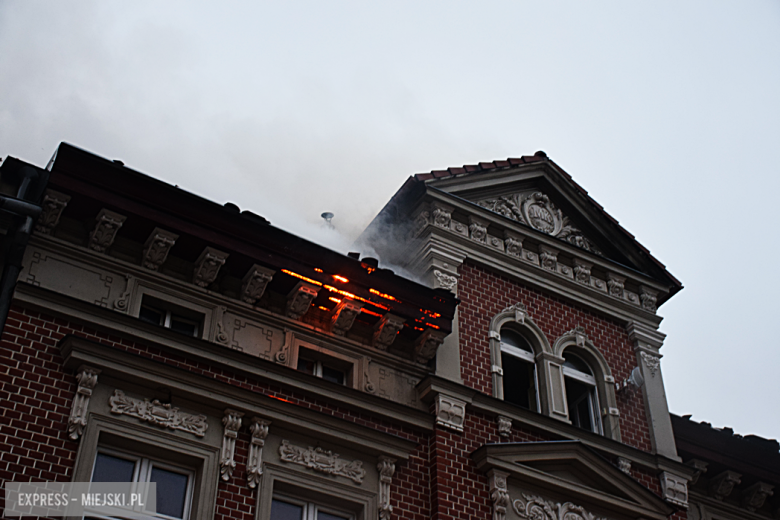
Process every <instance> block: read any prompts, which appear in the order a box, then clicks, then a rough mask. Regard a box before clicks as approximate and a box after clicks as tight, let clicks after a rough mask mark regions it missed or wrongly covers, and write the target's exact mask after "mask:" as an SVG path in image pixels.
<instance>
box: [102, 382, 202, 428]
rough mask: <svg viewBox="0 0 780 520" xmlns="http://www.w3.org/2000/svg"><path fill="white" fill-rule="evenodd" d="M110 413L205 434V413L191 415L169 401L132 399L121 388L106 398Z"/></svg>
mask: <svg viewBox="0 0 780 520" xmlns="http://www.w3.org/2000/svg"><path fill="white" fill-rule="evenodd" d="M108 403H109V404H110V405H111V413H115V414H119V415H129V416H130V417H135V418H137V419H140V420H142V421H145V422H149V423H152V424H156V425H157V426H163V427H165V428H169V429H171V430H181V431H183V432H187V433H191V434H193V435H196V436H198V437H203V436H204V435H206V430H207V429H208V427H209V425H208V421H207V419H206V416H205V415H193V414H189V413H184V412H182V411H179V409H178V408H175V407H173V406H172V405H171V404H170V403H168V404H163V403H161V402H160V401H159V400H157V399H155V400H153V401H149V399H134V398H132V397H128V396H126V395H125V393H124V392H123V391H122V390H118V389H117V390H114V395H113V396H111V397H110V398H109V400H108Z"/></svg>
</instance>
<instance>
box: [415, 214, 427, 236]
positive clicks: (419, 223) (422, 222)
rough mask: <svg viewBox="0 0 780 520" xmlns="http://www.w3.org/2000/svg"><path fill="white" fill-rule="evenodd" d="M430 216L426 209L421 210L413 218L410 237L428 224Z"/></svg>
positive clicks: (417, 233)
mask: <svg viewBox="0 0 780 520" xmlns="http://www.w3.org/2000/svg"><path fill="white" fill-rule="evenodd" d="M430 217H431V214H430V213H428V212H427V211H423V212H422V213H420V214H419V215H417V218H416V219H414V224H412V237H416V236H417V235H419V234H420V233H421V232H422V230H423V229H425V228H426V227H427V226H428V223H429V219H430Z"/></svg>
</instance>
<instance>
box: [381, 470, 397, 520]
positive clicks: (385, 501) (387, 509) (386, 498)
mask: <svg viewBox="0 0 780 520" xmlns="http://www.w3.org/2000/svg"><path fill="white" fill-rule="evenodd" d="M395 462H396V461H395V459H391V458H389V457H379V462H378V463H377V465H376V469H377V471H378V472H379V520H390V515H391V514H392V513H393V506H391V505H390V485H391V484H392V483H393V474H394V473H395Z"/></svg>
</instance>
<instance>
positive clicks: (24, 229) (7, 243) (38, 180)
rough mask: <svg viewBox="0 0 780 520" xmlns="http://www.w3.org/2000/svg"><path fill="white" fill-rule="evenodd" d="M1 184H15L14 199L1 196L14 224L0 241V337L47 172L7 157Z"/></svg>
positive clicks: (0, 204) (2, 205)
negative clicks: (0, 260)
mask: <svg viewBox="0 0 780 520" xmlns="http://www.w3.org/2000/svg"><path fill="white" fill-rule="evenodd" d="M0 171H1V172H2V173H3V177H4V179H3V180H4V181H6V182H8V181H11V182H13V181H18V182H19V188H18V190H17V192H16V197H7V196H4V195H0V210H2V211H5V212H7V213H11V214H12V215H13V216H14V217H13V222H12V224H11V226H10V227H9V229H8V233H7V234H6V236H5V239H4V240H3V252H4V258H3V274H2V276H0V334H2V333H3V330H5V322H6V319H7V318H8V311H9V309H10V308H11V301H12V300H13V296H14V289H16V280H17V279H18V278H19V272H20V271H21V270H22V259H23V258H24V252H25V250H26V249H27V243H28V242H29V241H30V235H31V234H32V231H33V226H34V225H35V221H36V220H37V218H38V215H40V214H41V206H40V205H39V204H38V203H39V202H40V199H41V198H42V196H43V191H44V189H45V188H46V185H47V184H48V181H49V172H48V171H46V170H42V169H40V168H37V167H35V166H32V165H30V164H27V163H23V162H22V161H19V160H17V159H14V158H12V157H9V158H8V160H7V161H5V162H4V163H3V167H2V168H0Z"/></svg>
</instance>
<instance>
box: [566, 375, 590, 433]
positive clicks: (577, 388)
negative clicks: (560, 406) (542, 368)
mask: <svg viewBox="0 0 780 520" xmlns="http://www.w3.org/2000/svg"><path fill="white" fill-rule="evenodd" d="M564 380H565V383H566V403H567V405H568V407H569V420H570V421H571V423H572V424H573V425H574V426H577V427H578V428H582V429H583V430H589V431H594V428H593V421H591V415H590V411H591V407H592V404H591V399H592V393H593V391H594V388H593V387H592V386H588V385H585V384H583V383H580V382H579V381H575V380H574V379H571V378H569V377H567V378H565V379H564Z"/></svg>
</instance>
